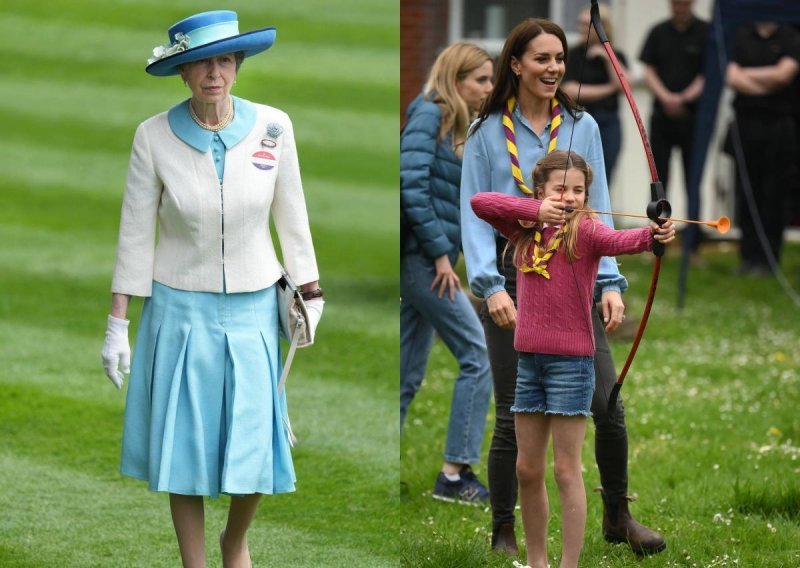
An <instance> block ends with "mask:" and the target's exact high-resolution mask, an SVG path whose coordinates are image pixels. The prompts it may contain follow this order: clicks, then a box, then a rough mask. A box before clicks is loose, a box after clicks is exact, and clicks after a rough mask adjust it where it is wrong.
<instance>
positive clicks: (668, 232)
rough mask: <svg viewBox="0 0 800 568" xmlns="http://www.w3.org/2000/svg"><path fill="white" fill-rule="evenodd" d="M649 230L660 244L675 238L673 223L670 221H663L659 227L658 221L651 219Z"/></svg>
mask: <svg viewBox="0 0 800 568" xmlns="http://www.w3.org/2000/svg"><path fill="white" fill-rule="evenodd" d="M650 231H651V232H652V233H653V238H654V239H655V240H657V241H658V242H660V243H662V244H667V243H670V242H672V241H674V240H675V225H673V224H672V221H665V222H664V224H663V225H661V226H660V227H659V226H658V223H656V222H655V221H652V222H651V223H650Z"/></svg>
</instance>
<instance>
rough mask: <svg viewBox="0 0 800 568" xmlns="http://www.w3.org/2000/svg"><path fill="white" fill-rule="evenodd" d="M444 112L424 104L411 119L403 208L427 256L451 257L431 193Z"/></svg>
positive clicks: (404, 139) (403, 150)
mask: <svg viewBox="0 0 800 568" xmlns="http://www.w3.org/2000/svg"><path fill="white" fill-rule="evenodd" d="M440 121H441V111H440V110H439V107H438V106H437V105H436V104H435V103H432V102H424V101H423V102H421V103H420V104H419V105H417V107H416V108H415V109H414V110H413V112H412V113H411V114H410V116H409V117H408V122H407V123H406V127H405V129H404V130H403V134H402V136H401V137H400V207H401V208H402V210H403V213H404V214H405V215H406V218H407V219H408V221H409V224H410V225H411V230H412V232H413V234H414V237H416V240H417V242H418V243H419V246H420V247H421V249H422V252H423V253H424V254H425V256H427V257H429V258H431V259H436V258H438V257H440V256H442V255H443V254H448V252H449V251H450V249H451V248H452V246H453V245H452V244H451V243H450V241H449V239H448V238H447V236H446V234H445V231H444V228H443V226H442V223H441V220H440V219H439V218H438V216H437V214H436V209H435V208H434V204H433V195H432V193H431V169H432V166H433V162H434V160H435V158H436V148H437V146H438V142H437V140H436V138H437V136H438V134H439V124H440Z"/></svg>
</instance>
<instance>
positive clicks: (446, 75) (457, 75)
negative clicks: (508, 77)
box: [423, 42, 492, 156]
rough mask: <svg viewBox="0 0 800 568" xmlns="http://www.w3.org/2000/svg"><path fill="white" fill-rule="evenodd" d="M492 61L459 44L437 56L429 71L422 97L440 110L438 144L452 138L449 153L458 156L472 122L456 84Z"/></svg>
mask: <svg viewBox="0 0 800 568" xmlns="http://www.w3.org/2000/svg"><path fill="white" fill-rule="evenodd" d="M491 60H492V58H491V57H490V56H489V54H488V53H487V52H486V50H484V49H481V48H480V47H478V46H477V45H474V44H471V43H466V42H459V43H454V44H452V45H450V46H449V47H447V48H446V49H445V50H444V51H442V52H441V53H440V54H439V57H437V58H436V61H434V63H433V66H432V67H431V71H430V74H429V75H428V81H427V82H426V83H425V87H424V89H423V93H424V94H425V98H426V99H428V100H432V101H433V102H435V103H437V104H438V105H439V107H440V108H441V109H442V122H441V126H440V128H439V141H441V140H443V139H444V138H445V137H446V136H447V135H448V134H450V133H452V135H453V150H454V151H455V152H456V154H457V155H459V156H461V155H462V154H463V152H464V149H463V146H464V141H465V140H466V138H467V129H468V128H469V125H470V122H472V120H473V119H474V118H475V115H476V114H477V113H475V112H474V111H471V110H470V108H469V106H468V105H467V103H466V101H465V100H464V99H463V98H462V97H461V95H460V94H459V93H458V87H457V83H458V81H460V80H462V79H464V78H465V77H466V76H467V75H468V74H469V73H471V72H472V71H474V70H475V69H477V68H478V67H480V66H481V65H483V64H484V63H486V62H487V61H491Z"/></svg>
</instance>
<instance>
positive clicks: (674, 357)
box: [401, 244, 800, 568]
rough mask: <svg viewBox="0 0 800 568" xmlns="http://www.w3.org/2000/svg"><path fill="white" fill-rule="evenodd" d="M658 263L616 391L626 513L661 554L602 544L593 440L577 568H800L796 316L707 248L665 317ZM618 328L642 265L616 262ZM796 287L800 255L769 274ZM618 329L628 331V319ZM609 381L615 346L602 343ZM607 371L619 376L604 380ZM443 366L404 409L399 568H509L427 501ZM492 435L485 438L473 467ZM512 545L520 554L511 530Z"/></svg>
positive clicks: (474, 522)
mask: <svg viewBox="0 0 800 568" xmlns="http://www.w3.org/2000/svg"><path fill="white" fill-rule="evenodd" d="M676 252H677V248H676V249H674V250H671V251H669V252H668V257H667V258H666V260H665V262H664V265H663V268H662V273H661V278H660V284H659V292H658V295H657V296H656V301H655V307H654V308H653V312H652V314H651V316H650V324H649V326H648V328H647V332H646V334H645V339H644V340H643V342H642V344H641V346H640V348H639V352H638V355H637V357H636V359H635V361H634V363H633V367H632V368H631V372H630V373H629V375H628V377H627V379H626V381H625V387H624V388H623V390H622V393H623V397H624V399H625V402H626V417H627V424H628V431H629V438H630V452H629V454H630V484H629V486H630V492H631V493H632V494H635V495H637V496H638V497H639V499H638V501H637V502H635V503H634V504H633V505H632V511H633V513H634V515H635V516H636V517H638V518H639V519H640V520H641V521H643V522H645V523H647V524H649V525H651V526H653V527H655V528H657V529H658V530H659V531H661V532H662V533H663V534H664V536H665V537H666V539H667V549H666V551H664V552H663V553H662V554H659V555H657V556H654V557H649V558H645V559H637V558H636V557H635V556H634V555H633V554H632V553H631V552H630V550H629V549H628V548H627V547H626V546H623V545H610V544H608V543H606V542H605V541H604V540H603V538H602V535H601V531H600V525H601V519H602V505H601V502H600V498H599V496H597V495H596V494H594V493H592V492H591V490H592V489H593V488H595V487H597V486H598V485H599V475H598V472H597V466H596V464H595V461H594V453H593V437H594V427H593V426H592V425H591V422H590V426H589V427H588V429H587V438H586V442H585V444H584V470H585V473H584V481H585V483H586V487H587V497H588V502H589V509H588V519H587V531H586V542H585V545H584V549H583V554H582V562H581V565H582V566H587V567H612V566H613V567H617V566H637V567H641V566H647V567H651V568H655V567H666V566H670V567H673V566H674V567H687V568H692V567H702V568H706V567H719V566H726V567H733V566H736V567H745V566H746V567H774V568H785V567H797V566H800V417H798V404H799V403H800V349H799V348H798V346H799V345H800V309H798V307H796V306H794V305H793V304H792V303H791V301H790V300H789V299H788V297H787V296H786V295H784V294H783V293H782V291H781V290H780V288H779V287H778V285H777V284H776V283H775V281H774V280H772V279H757V278H741V277H734V276H732V272H733V269H734V267H735V266H736V261H737V255H736V253H735V249H734V248H733V247H732V246H731V245H727V244H722V245H720V246H716V245H708V246H707V247H706V248H705V249H704V251H703V258H704V260H705V261H706V264H707V266H706V267H705V268H702V269H699V268H696V269H693V270H692V272H691V274H690V278H689V290H688V296H687V299H686V304H685V308H684V310H683V311H682V312H680V313H678V312H677V311H676V309H675V298H676V294H677V280H678V278H677V276H678V267H679V264H680V263H679V259H678V257H677V256H675V253H676ZM621 260H622V271H623V273H624V274H625V275H626V276H627V277H628V279H629V281H630V284H631V289H630V291H629V292H628V294H626V302H627V304H628V312H629V313H630V314H631V318H634V317H638V316H639V315H640V314H641V309H642V306H643V304H644V297H645V296H646V290H647V287H648V285H649V282H650V273H651V266H652V260H651V259H650V258H648V257H646V256H640V257H623V258H622V259H621ZM783 267H784V271H785V273H786V274H787V276H788V277H789V280H790V281H791V282H792V283H793V284H794V286H795V287H797V286H798V281H797V278H798V276H799V275H800V274H799V273H800V246H798V245H797V244H794V245H791V246H789V247H788V250H787V251H786V255H785V258H784V262H783ZM629 319H630V318H629ZM612 348H613V350H614V354H615V359H616V360H617V362H618V366H621V364H622V361H623V360H624V358H625V356H626V355H627V353H628V351H629V349H630V342H629V341H614V342H612ZM618 370H619V369H618ZM456 374H457V366H456V364H455V362H454V360H453V358H452V356H451V355H450V354H449V352H448V351H447V349H446V348H445V347H444V346H443V345H441V344H440V343H437V344H436V346H435V348H434V352H433V356H432V359H431V362H430V365H429V368H428V374H427V376H426V382H425V383H424V384H423V388H422V389H421V391H420V393H419V395H418V396H417V398H416V399H415V401H414V403H413V404H412V405H411V407H410V410H409V414H408V416H407V418H406V424H405V428H404V431H403V439H402V443H401V459H402V469H401V480H402V481H404V482H405V483H407V485H408V493H407V501H406V502H404V503H403V505H402V511H403V513H402V526H403V528H402V529H401V534H402V537H401V541H402V544H403V552H402V562H401V563H402V565H403V566H414V567H431V568H433V567H436V568H456V567H473V566H474V567H501V566H502V567H508V566H509V565H510V561H509V559H507V558H503V557H501V556H498V555H495V554H493V553H489V552H488V548H489V544H488V541H489V537H490V533H491V514H490V512H489V510H488V509H485V508H473V507H464V506H456V505H449V504H443V503H440V502H438V501H434V500H433V499H431V491H432V490H433V482H434V479H435V476H436V473H437V471H438V469H439V467H441V463H442V462H441V460H442V458H441V452H442V449H443V445H444V437H445V432H446V420H447V416H448V408H449V399H450V397H451V395H452V381H453V380H454V378H455V376H456ZM492 424H493V415H490V417H489V421H488V424H487V429H486V438H485V444H484V448H485V451H484V454H483V461H482V463H481V464H480V465H479V466H478V467H477V468H476V470H477V472H478V475H479V477H480V478H481V479H483V480H484V481H485V480H486V455H487V452H488V446H489V440H490V437H491V429H492ZM549 459H550V465H551V472H550V474H549V479H548V489H549V495H550V503H551V511H552V518H551V522H550V529H549V542H548V556H549V558H550V563H551V565H552V566H554V567H555V566H558V559H559V557H560V550H561V538H560V522H561V521H560V514H559V505H558V496H557V492H556V491H555V485H554V481H553V478H552V453H551V454H550V458H549ZM517 526H518V533H517V534H518V541H519V543H520V545H522V543H523V540H522V530H521V523H520V522H518V525H517Z"/></svg>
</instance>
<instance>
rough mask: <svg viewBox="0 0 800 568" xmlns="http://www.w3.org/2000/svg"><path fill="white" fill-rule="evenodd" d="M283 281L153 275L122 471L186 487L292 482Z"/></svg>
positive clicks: (173, 489) (163, 485)
mask: <svg viewBox="0 0 800 568" xmlns="http://www.w3.org/2000/svg"><path fill="white" fill-rule="evenodd" d="M280 372H281V357H280V339H279V334H278V310H277V298H276V292H275V286H271V287H269V288H266V289H264V290H259V291H257V292H248V293H242V294H225V293H219V294H217V293H210V292H188V291H185V290H176V289H174V288H170V287H168V286H164V285H163V284H160V283H158V282H154V283H153V294H152V296H151V297H150V298H147V299H146V300H145V302H144V308H143V310H142V318H141V322H140V324H139V331H138V334H137V337H136V346H135V349H134V354H133V363H132V367H131V377H130V383H129V386H128V395H127V402H126V406H125V427H124V431H123V435H122V465H121V467H120V470H121V472H122V473H123V474H124V475H128V476H131V477H135V478H137V479H142V480H145V481H147V482H148V483H149V486H150V489H151V490H153V491H167V492H170V493H179V494H182V495H208V496H211V497H217V496H218V495H219V494H220V493H226V494H229V495H245V494H251V493H267V494H270V493H286V492H290V491H294V484H295V474H294V467H293V465H292V456H291V452H290V445H289V438H288V432H287V428H286V421H287V420H288V414H287V409H286V396H285V393H283V394H281V395H280V396H279V395H278V392H277V385H278V379H279V377H280Z"/></svg>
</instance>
